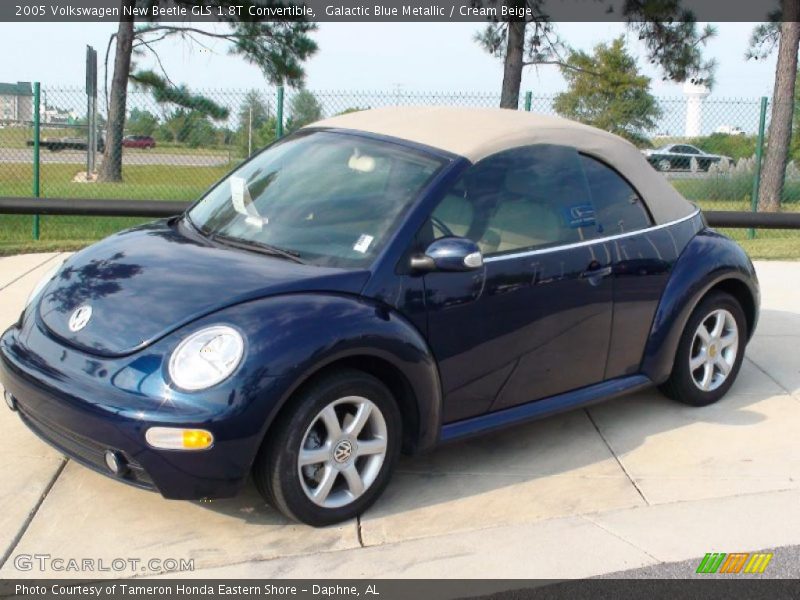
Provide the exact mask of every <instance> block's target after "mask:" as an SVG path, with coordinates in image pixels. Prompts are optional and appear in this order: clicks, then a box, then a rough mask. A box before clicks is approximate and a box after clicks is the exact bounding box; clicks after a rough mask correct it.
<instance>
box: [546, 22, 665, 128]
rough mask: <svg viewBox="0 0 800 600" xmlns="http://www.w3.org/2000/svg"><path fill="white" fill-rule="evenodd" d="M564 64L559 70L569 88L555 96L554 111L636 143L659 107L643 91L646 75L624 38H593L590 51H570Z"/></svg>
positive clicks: (646, 86)
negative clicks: (603, 41)
mask: <svg viewBox="0 0 800 600" xmlns="http://www.w3.org/2000/svg"><path fill="white" fill-rule="evenodd" d="M566 65H567V66H564V67H562V68H561V73H562V74H563V75H564V79H566V80H567V86H568V88H569V89H568V91H566V92H563V93H561V94H558V96H556V99H555V105H554V107H555V110H556V112H557V113H558V114H560V115H562V116H564V117H567V118H569V119H574V120H576V121H580V122H582V123H586V124H587V125H592V126H594V127H599V128H600V129H605V130H606V131H610V132H612V133H616V134H617V135H621V136H622V137H625V138H627V139H629V140H631V141H633V142H637V143H640V144H641V143H642V142H643V141H644V139H645V138H644V133H645V132H646V131H647V130H650V129H653V128H654V127H655V126H656V119H657V118H658V117H660V116H661V109H660V108H659V106H658V104H657V103H656V99H655V98H654V97H653V96H652V95H651V94H650V92H649V88H650V78H649V77H646V76H644V75H642V74H640V73H639V69H638V68H637V66H636V59H635V58H634V57H633V56H631V55H630V54H628V52H627V51H626V50H625V41H624V39H623V38H622V37H621V36H620V37H618V38H617V39H615V40H614V41H612V42H611V43H610V44H598V45H597V46H595V48H594V53H593V54H592V55H591V56H590V55H589V54H586V53H585V52H577V51H572V52H571V53H570V55H569V58H568V59H567V61H566Z"/></svg>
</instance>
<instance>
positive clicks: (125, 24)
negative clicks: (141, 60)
mask: <svg viewBox="0 0 800 600" xmlns="http://www.w3.org/2000/svg"><path fill="white" fill-rule="evenodd" d="M134 4H135V0H123V1H122V5H123V6H130V7H133V5H134ZM120 12H123V11H120ZM120 18H121V19H122V20H120V22H119V29H118V30H117V49H116V54H115V56H114V76H113V77H112V79H111V94H110V98H109V103H108V123H107V128H106V148H105V151H104V152H103V164H101V165H100V172H99V173H98V180H99V181H122V132H123V129H124V127H125V112H126V105H127V102H128V75H129V74H130V70H131V51H132V48H133V17H120Z"/></svg>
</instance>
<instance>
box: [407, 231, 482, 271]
mask: <svg viewBox="0 0 800 600" xmlns="http://www.w3.org/2000/svg"><path fill="white" fill-rule="evenodd" d="M482 266H483V254H481V249H480V248H478V244H476V243H475V242H473V241H472V240H468V239H467V238H462V237H445V238H441V239H438V240H436V241H435V242H432V243H431V245H430V246H428V248H427V249H426V250H425V254H424V255H422V256H412V257H411V268H412V269H414V270H415V271H474V270H475V269H480V268H481V267H482Z"/></svg>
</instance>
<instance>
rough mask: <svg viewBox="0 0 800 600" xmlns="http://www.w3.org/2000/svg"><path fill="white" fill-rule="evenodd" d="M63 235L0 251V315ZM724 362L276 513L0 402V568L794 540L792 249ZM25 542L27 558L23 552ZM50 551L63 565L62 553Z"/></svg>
mask: <svg viewBox="0 0 800 600" xmlns="http://www.w3.org/2000/svg"><path fill="white" fill-rule="evenodd" d="M64 257H65V255H58V254H39V255H27V256H14V257H8V258H0V327H2V328H5V327H6V326H8V325H10V324H11V323H12V322H13V321H14V320H15V319H16V318H17V317H18V315H19V312H20V310H21V309H22V306H23V303H24V300H25V298H26V296H27V294H28V292H29V291H30V290H31V288H32V287H33V286H34V285H35V283H36V282H37V280H38V279H39V277H40V276H41V275H42V274H43V273H44V272H46V271H47V270H48V269H49V268H50V267H51V266H52V265H53V264H54V263H55V262H56V261H59V260H62V259H63V258H64ZM756 267H757V270H758V273H759V277H760V280H761V284H762V292H763V304H762V316H761V321H760V324H759V328H758V331H757V333H756V336H755V338H754V339H753V341H752V343H751V344H750V346H749V347H748V351H747V356H746V359H745V362H744V364H743V367H742V372H741V374H740V376H739V380H738V381H737V383H736V384H735V385H734V387H733V388H732V390H731V392H730V393H729V394H728V396H727V397H726V398H725V399H724V400H723V401H722V402H720V403H719V404H717V405H715V406H710V407H707V408H701V409H695V408H689V407H685V406H682V405H678V404H676V403H673V402H671V401H669V400H667V399H665V398H664V397H662V396H661V395H660V394H659V393H658V392H657V391H648V392H644V393H640V394H637V395H634V396H630V397H627V398H623V399H620V400H617V401H612V402H608V403H605V404H601V405H597V406H593V407H591V408H589V409H586V410H577V411H573V412H570V413H567V414H564V415H561V416H557V417H553V418H550V419H547V420H544V421H540V422H537V423H533V424H529V425H525V426H520V427H518V428H516V429H513V430H510V431H506V432H502V433H499V434H496V435H490V436H486V437H483V438H480V439H476V440H473V441H470V442H466V443H461V444H458V445H455V446H450V447H446V448H442V449H440V450H438V451H436V452H434V453H432V454H430V455H427V456H423V457H417V458H406V459H404V460H403V461H402V462H401V464H400V466H399V469H398V472H397V473H396V475H395V477H394V480H393V482H392V484H391V485H390V486H389V488H388V490H387V492H386V494H385V495H384V496H383V498H382V499H380V500H379V501H378V503H377V504H376V505H375V507H374V508H372V509H371V510H370V511H369V512H367V513H366V514H365V515H364V516H363V517H362V518H361V519H359V520H357V521H351V522H348V523H344V524H342V525H340V526H337V527H330V528H327V529H311V528H309V527H305V526H302V525H296V524H291V523H288V522H287V521H286V520H284V519H283V518H282V517H281V516H280V515H278V514H277V513H276V512H274V511H272V510H271V509H270V508H268V507H266V506H264V504H263V503H262V502H261V501H260V499H259V497H258V496H257V494H256V492H255V490H254V489H253V487H252V486H249V487H248V488H247V490H246V492H245V493H244V494H243V495H242V496H241V497H239V498H236V499H233V500H225V501H217V502H210V503H190V502H175V501H167V500H163V499H162V498H161V497H160V496H159V495H156V494H153V493H150V492H146V491H140V490H137V489H133V488H130V487H128V486H125V485H121V484H119V483H116V482H114V481H112V480H110V479H108V478H105V477H103V476H101V475H97V474H95V473H93V472H91V471H89V470H88V469H86V468H84V467H81V466H80V465H77V464H75V463H73V462H72V461H69V460H65V459H64V458H63V457H62V456H61V455H60V454H59V453H58V452H56V451H54V450H52V449H51V448H49V447H48V446H46V445H45V444H44V443H42V442H41V441H39V440H38V439H37V438H36V437H35V436H34V435H33V434H32V433H30V432H29V431H28V430H27V429H26V428H25V427H24V426H23V425H22V424H21V423H20V422H19V419H18V418H17V416H16V415H15V414H13V413H11V412H10V411H7V410H2V411H0V431H1V432H2V435H0V479H2V481H3V485H2V488H0V556H2V557H3V564H2V568H0V577H6V578H11V577H40V576H42V575H45V576H75V577H80V576H86V573H81V572H64V571H59V570H55V569H53V568H52V566H51V565H48V567H47V568H46V569H44V570H43V571H42V570H40V569H39V565H37V564H34V565H33V568H32V569H31V570H20V569H21V568H23V569H24V568H25V564H24V563H25V561H24V557H26V556H29V555H34V554H47V555H50V556H51V557H52V558H61V559H70V558H76V559H87V558H88V559H94V560H96V561H98V560H103V561H107V563H106V564H109V563H110V562H111V560H112V559H115V558H120V559H123V560H127V559H137V560H140V561H143V562H144V563H146V564H145V565H144V566H142V565H139V566H137V567H136V568H135V569H132V568H131V569H129V568H125V569H123V570H122V571H116V572H114V571H112V572H98V573H92V576H117V577H119V576H126V577H127V576H134V575H136V576H142V575H157V574H159V573H163V571H164V570H165V569H164V567H163V566H162V567H159V566H158V563H148V561H150V559H157V560H161V561H163V560H165V559H176V560H181V559H184V560H193V561H194V569H195V571H194V573H193V574H191V573H185V575H194V576H208V577H222V576H231V577H234V576H236V577H245V576H246V577H281V576H283V577H289V576H297V577H322V576H331V577H358V576H366V577H379V576H383V577H393V576H394V577H525V578H530V577H544V578H560V577H582V576H590V575H598V574H602V573H608V572H613V571H620V570H624V569H630V568H635V567H644V566H648V565H653V564H658V563H660V562H673V561H680V560H684V559H687V558H691V557H696V556H702V555H703V554H705V553H706V552H710V551H722V552H738V551H748V550H755V549H758V548H767V547H777V546H782V545H788V544H796V543H800V511H797V506H798V501H799V500H800V444H798V443H797V439H798V431H800V358H798V356H799V355H798V350H797V349H798V348H799V347H800V286H798V285H797V282H799V281H800V263H791V262H761V263H758V264H757V265H756ZM20 557H23V559H20ZM62 568H63V567H62Z"/></svg>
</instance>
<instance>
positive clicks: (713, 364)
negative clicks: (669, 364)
mask: <svg viewBox="0 0 800 600" xmlns="http://www.w3.org/2000/svg"><path fill="white" fill-rule="evenodd" d="M738 351H739V330H738V327H737V326H736V319H734V317H733V315H732V314H731V313H730V312H728V311H727V310H725V309H724V308H720V309H717V310H714V311H712V312H711V313H709V314H708V316H706V318H705V319H703V320H702V321H701V322H700V324H699V325H698V326H697V331H695V334H694V338H693V339H692V345H691V352H690V356H689V370H690V371H691V374H692V381H694V384H695V385H696V386H697V387H698V388H700V389H701V390H703V391H704V392H710V391H713V390H715V389H717V388H718V387H719V386H721V385H722V384H723V383H725V380H726V379H727V378H728V375H729V374H730V372H731V370H732V369H733V366H734V364H735V363H736V354H737V352H738Z"/></svg>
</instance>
